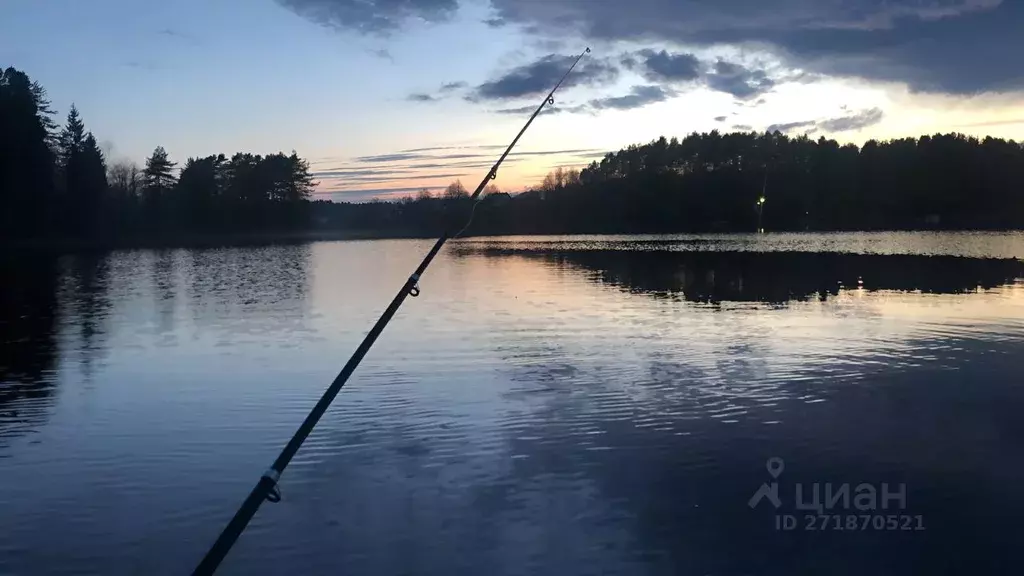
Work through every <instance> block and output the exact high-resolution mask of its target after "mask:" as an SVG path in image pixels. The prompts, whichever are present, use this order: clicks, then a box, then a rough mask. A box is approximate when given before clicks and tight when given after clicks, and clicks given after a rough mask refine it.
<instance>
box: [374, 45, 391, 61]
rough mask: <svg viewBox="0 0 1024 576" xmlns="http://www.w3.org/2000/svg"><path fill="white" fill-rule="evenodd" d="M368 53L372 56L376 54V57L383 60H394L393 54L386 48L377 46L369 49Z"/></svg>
mask: <svg viewBox="0 0 1024 576" xmlns="http://www.w3.org/2000/svg"><path fill="white" fill-rule="evenodd" d="M370 54H373V55H374V56H376V57H378V58H381V59H383V60H387V61H389V62H394V61H395V58H394V57H393V56H391V51H389V50H388V49H387V48H379V49H377V50H370Z"/></svg>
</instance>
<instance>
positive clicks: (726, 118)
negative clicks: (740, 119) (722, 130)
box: [715, 116, 729, 122]
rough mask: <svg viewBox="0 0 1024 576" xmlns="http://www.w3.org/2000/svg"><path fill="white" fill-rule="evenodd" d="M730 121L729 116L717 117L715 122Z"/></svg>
mask: <svg viewBox="0 0 1024 576" xmlns="http://www.w3.org/2000/svg"><path fill="white" fill-rule="evenodd" d="M728 119H729V117H728V116H715V122H725V121H726V120H728Z"/></svg>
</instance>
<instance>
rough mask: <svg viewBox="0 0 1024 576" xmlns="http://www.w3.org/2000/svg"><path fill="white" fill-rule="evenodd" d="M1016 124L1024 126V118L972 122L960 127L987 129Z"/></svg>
mask: <svg viewBox="0 0 1024 576" xmlns="http://www.w3.org/2000/svg"><path fill="white" fill-rule="evenodd" d="M1014 124H1024V118H1014V119H1011V120H990V121H988V122H972V123H970V124H960V127H961V128H985V127H989V126H1012V125H1014Z"/></svg>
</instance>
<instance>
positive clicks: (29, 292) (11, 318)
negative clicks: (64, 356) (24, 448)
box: [0, 255, 58, 442]
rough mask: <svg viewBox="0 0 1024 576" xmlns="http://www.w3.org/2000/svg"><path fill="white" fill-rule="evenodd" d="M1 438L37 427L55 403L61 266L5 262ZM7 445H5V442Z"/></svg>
mask: <svg viewBox="0 0 1024 576" xmlns="http://www.w3.org/2000/svg"><path fill="white" fill-rule="evenodd" d="M0 271H2V274H0V277H2V278H3V279H4V280H3V282H0V439H2V438H3V437H5V436H10V435H14V434H20V433H21V432H23V431H24V429H26V428H30V427H32V426H35V425H38V423H39V422H40V421H41V420H42V419H44V418H45V412H46V410H47V409H48V408H49V406H50V404H51V403H52V401H53V398H52V395H53V384H54V378H55V370H56V363H57V357H58V351H57V338H56V330H57V310H58V306H57V277H58V272H57V263H56V261H55V259H53V258H50V257H47V256H42V255H41V256H36V257H34V258H30V259H23V260H22V259H18V260H10V259H0ZM0 442H2V441H0Z"/></svg>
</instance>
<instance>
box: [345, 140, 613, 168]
mask: <svg viewBox="0 0 1024 576" xmlns="http://www.w3.org/2000/svg"><path fill="white" fill-rule="evenodd" d="M505 147H506V146H499V145H484V146H477V147H473V146H470V147H467V148H460V147H457V146H454V147H447V146H436V147H431V148H419V149H416V150H418V151H410V150H405V151H401V152H394V153H391V154H377V155H373V156H357V157H355V158H353V159H352V160H351V161H352V162H354V163H355V164H356V165H357V166H356V167H353V168H351V169H352V170H366V168H365V167H362V166H358V165H362V164H389V163H394V162H400V163H403V164H404V163H411V162H417V161H437V162H438V163H436V164H431V165H427V164H418V165H409V166H405V167H407V168H426V167H428V166H430V167H442V166H449V167H451V166H460V167H466V166H472V165H475V162H476V161H478V160H490V161H493V160H495V159H496V158H497V157H496V156H495V154H494V153H493V152H494V150H497V149H502V150H503V149H505ZM457 149H467V150H473V149H476V150H479V152H458V153H453V154H428V153H426V152H432V151H444V150H457ZM596 151H597V149H595V148H572V149H568V150H564V149H558V150H526V151H521V152H518V151H517V152H512V153H510V154H509V158H510V159H511V158H512V157H526V156H552V155H559V154H582V153H587V152H596ZM445 160H462V161H463V162H442V161H445ZM466 160H472V163H469V164H467V163H466V162H465V161H466ZM508 161H510V160H506V162H508ZM347 169H348V168H335V169H334V170H347ZM373 170H374V171H375V173H376V171H377V170H379V169H376V168H375V169H373Z"/></svg>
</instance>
